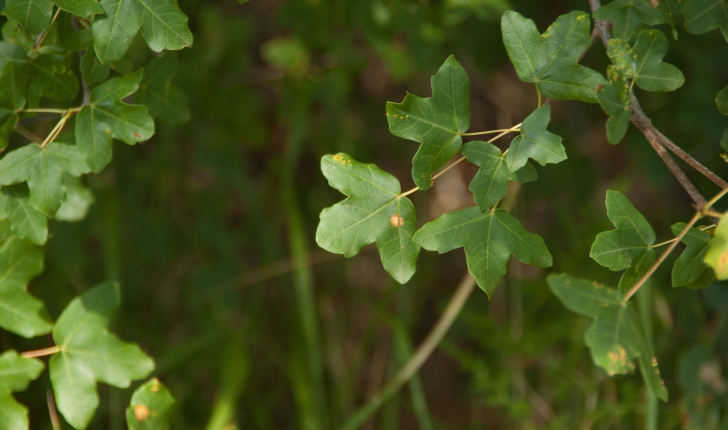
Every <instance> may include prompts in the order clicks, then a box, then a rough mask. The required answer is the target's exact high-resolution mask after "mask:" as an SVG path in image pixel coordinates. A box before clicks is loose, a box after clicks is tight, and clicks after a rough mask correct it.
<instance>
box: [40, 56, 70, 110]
mask: <svg viewBox="0 0 728 430" xmlns="http://www.w3.org/2000/svg"><path fill="white" fill-rule="evenodd" d="M28 66H29V70H30V83H29V85H28V104H30V105H31V106H36V105H37V104H38V100H40V98H41V97H48V98H49V99H51V100H58V101H64V100H71V99H73V98H74V97H76V94H78V77H76V74H75V73H73V70H72V69H71V67H70V61H69V59H65V60H59V59H58V58H57V57H55V56H53V55H47V54H44V55H38V56H37V57H35V58H33V59H32V60H30V61H29V62H28Z"/></svg>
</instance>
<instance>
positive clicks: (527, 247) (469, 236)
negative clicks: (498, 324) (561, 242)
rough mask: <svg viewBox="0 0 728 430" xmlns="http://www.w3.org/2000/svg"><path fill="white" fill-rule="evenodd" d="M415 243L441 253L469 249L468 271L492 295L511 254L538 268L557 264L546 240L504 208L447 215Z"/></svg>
mask: <svg viewBox="0 0 728 430" xmlns="http://www.w3.org/2000/svg"><path fill="white" fill-rule="evenodd" d="M415 243H417V244H418V245H419V246H421V247H423V248H424V249H426V250H428V251H437V252H439V253H441V254H442V253H445V252H449V251H452V250H454V249H457V248H465V259H466V261H467V263H468V270H469V271H470V273H471V274H472V275H473V276H475V279H476V280H477V282H478V285H479V286H480V288H482V289H483V291H485V292H486V293H487V294H488V296H492V295H493V293H494V292H495V289H496V287H497V286H498V283H499V282H500V280H501V278H503V275H505V273H506V265H507V264H508V260H510V258H511V254H512V255H514V256H516V258H518V259H519V260H521V261H522V262H524V263H526V264H532V265H534V266H536V267H549V266H551V265H552V264H553V261H552V259H551V253H549V250H548V249H547V248H546V245H545V244H544V242H543V239H542V238H541V237H540V236H538V235H536V234H533V233H529V232H528V231H526V229H525V228H523V225H521V223H520V222H519V221H518V220H517V219H515V218H513V216H511V215H510V214H509V213H508V212H506V211H504V210H503V209H495V210H487V211H485V212H481V211H480V209H478V207H471V208H467V209H462V210H459V211H455V212H451V213H447V214H445V215H442V216H441V217H439V218H438V219H436V220H434V221H431V222H429V223H427V224H425V225H424V226H423V227H422V229H420V230H419V231H418V232H417V233H416V234H415Z"/></svg>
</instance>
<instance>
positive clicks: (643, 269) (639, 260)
mask: <svg viewBox="0 0 728 430" xmlns="http://www.w3.org/2000/svg"><path fill="white" fill-rule="evenodd" d="M656 259H657V255H656V254H655V250H654V249H648V250H647V251H645V252H643V253H642V254H639V255H638V256H637V257H636V258H635V259H634V260H632V263H631V266H630V267H629V268H628V269H627V270H625V271H624V273H622V277H621V278H619V285H618V286H617V288H619V291H621V292H623V293H626V292H627V291H629V290H630V289H632V287H633V286H634V285H635V284H636V283H637V282H638V281H639V280H640V278H642V276H643V275H644V274H645V273H647V271H648V270H649V269H650V267H652V264H653V263H654V262H655V260H656Z"/></svg>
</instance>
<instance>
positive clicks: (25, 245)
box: [0, 236, 53, 338]
mask: <svg viewBox="0 0 728 430" xmlns="http://www.w3.org/2000/svg"><path fill="white" fill-rule="evenodd" d="M41 272H43V248H41V247H39V246H37V245H33V244H32V243H30V242H27V241H25V240H22V239H19V238H17V237H16V236H10V238H8V239H7V240H6V241H5V243H4V244H3V246H2V247H1V248H0V327H2V328H4V329H6V330H9V331H11V332H13V333H16V334H19V335H21V336H23V337H28V338H29V337H34V336H38V335H41V334H46V333H49V332H50V331H51V330H52V328H53V324H52V323H51V322H50V321H48V319H47V318H46V317H45V309H44V306H43V302H41V301H40V300H38V299H36V298H35V297H33V296H31V295H30V294H29V293H28V292H27V291H26V289H27V287H28V283H29V282H30V280H31V279H33V278H35V277H36V276H38V275H39V274H40V273H41Z"/></svg>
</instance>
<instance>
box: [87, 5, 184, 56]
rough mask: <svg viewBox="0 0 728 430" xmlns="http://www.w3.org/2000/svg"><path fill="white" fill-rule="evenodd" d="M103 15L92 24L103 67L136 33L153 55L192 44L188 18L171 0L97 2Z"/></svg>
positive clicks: (95, 44) (123, 50) (120, 53)
mask: <svg viewBox="0 0 728 430" xmlns="http://www.w3.org/2000/svg"><path fill="white" fill-rule="evenodd" d="M99 4H100V5H101V7H102V8H103V9H104V14H103V15H101V16H98V17H96V19H95V20H94V22H93V25H92V28H93V35H94V48H95V49H96V55H98V57H99V60H101V62H102V63H104V64H106V63H109V62H113V61H116V60H119V59H120V58H121V57H123V56H124V54H125V53H126V51H127V50H128V49H129V46H130V45H131V42H132V40H133V39H134V36H135V35H136V34H137V31H139V30H141V32H142V36H144V40H146V42H147V45H149V48H151V50H152V51H154V52H161V51H162V50H163V49H170V50H178V49H182V48H184V47H187V46H191V45H192V33H190V29H189V28H188V26H187V16H186V15H185V14H184V13H182V11H181V10H180V9H179V7H178V6H177V3H176V2H175V1H173V0H100V1H99Z"/></svg>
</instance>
